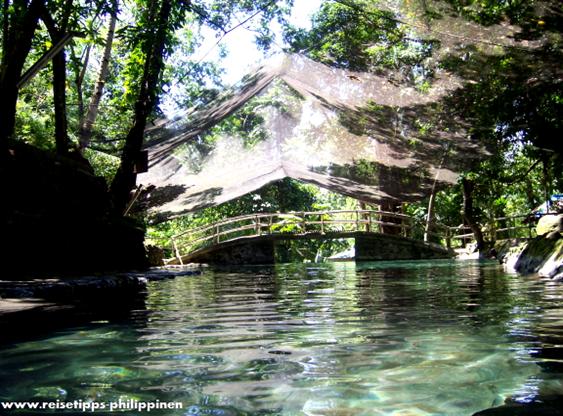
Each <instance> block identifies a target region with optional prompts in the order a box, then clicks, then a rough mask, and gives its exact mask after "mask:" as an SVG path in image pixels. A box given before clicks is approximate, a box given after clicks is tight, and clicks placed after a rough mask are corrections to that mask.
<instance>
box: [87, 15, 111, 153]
mask: <svg viewBox="0 0 563 416" xmlns="http://www.w3.org/2000/svg"><path fill="white" fill-rule="evenodd" d="M116 22H117V5H115V9H114V11H113V12H112V13H111V18H110V21H109V28H108V34H107V36H106V44H105V47H104V54H103V56H102V64H101V66H100V72H99V74H98V80H97V82H96V86H95V88H94V93H93V94H92V97H91V98H90V103H89V104H88V110H87V111H86V115H85V116H84V120H81V123H80V129H79V132H78V150H79V151H80V152H81V153H82V152H84V149H86V148H87V147H88V146H89V145H90V141H91V139H92V130H93V128H94V123H95V122H96V117H97V116H98V109H99V107H100V101H101V99H102V94H103V93H104V85H105V83H106V79H107V77H108V72H109V71H108V69H109V61H110V58H111V48H112V45H113V37H114V34H115V24H116Z"/></svg>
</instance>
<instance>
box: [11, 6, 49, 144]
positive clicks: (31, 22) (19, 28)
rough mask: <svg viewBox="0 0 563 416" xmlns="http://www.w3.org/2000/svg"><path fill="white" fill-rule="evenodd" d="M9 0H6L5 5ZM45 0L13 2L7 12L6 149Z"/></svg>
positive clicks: (12, 130)
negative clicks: (8, 12) (20, 88)
mask: <svg viewBox="0 0 563 416" xmlns="http://www.w3.org/2000/svg"><path fill="white" fill-rule="evenodd" d="M5 4H6V3H4V5H5ZM43 6H44V0H32V1H31V2H30V3H29V5H27V2H25V1H15V2H14V3H13V9H14V10H13V13H12V15H11V16H8V15H4V22H3V31H4V33H3V41H4V45H5V46H4V48H3V51H2V52H3V53H2V63H1V64H0V97H2V98H1V99H0V152H2V153H4V152H5V151H6V150H7V141H8V139H9V138H11V137H12V135H13V134H14V126H15V122H16V104H17V102H18V93H19V89H18V86H17V84H18V82H19V80H20V78H21V75H22V69H23V66H24V63H25V59H26V58H27V55H28V54H29V51H30V50H31V41H32V39H33V35H34V34H35V30H36V29H37V23H38V21H39V15H40V12H41V9H42V8H43Z"/></svg>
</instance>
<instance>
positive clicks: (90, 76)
mask: <svg viewBox="0 0 563 416" xmlns="http://www.w3.org/2000/svg"><path fill="white" fill-rule="evenodd" d="M291 5H292V0H284V1H281V0H280V1H272V0H256V1H247V0H236V1H225V0H210V1H203V0H202V1H194V2H184V1H171V0H138V1H134V2H132V1H125V0H91V1H90V0H89V1H85V0H82V1H79V0H56V1H45V0H29V1H23V0H6V1H4V2H3V6H2V7H1V8H0V21H1V22H2V30H1V32H0V38H1V39H0V40H1V63H0V96H1V97H2V100H1V103H0V152H1V156H2V158H3V157H4V156H6V155H7V154H8V152H7V150H8V148H9V143H10V141H12V140H17V141H23V142H25V143H29V144H30V145H33V146H36V147H39V148H42V149H45V150H46V151H49V152H56V153H58V154H59V155H63V156H68V157H72V158H74V159H76V160H79V161H80V162H81V163H83V164H86V165H91V167H92V169H93V171H94V172H95V174H97V175H102V176H104V177H105V178H106V180H107V182H108V185H109V184H111V183H112V182H113V183H112V185H111V187H110V188H109V189H110V190H111V192H112V193H113V194H114V205H115V209H116V212H117V214H118V215H121V214H122V213H123V211H124V209H125V206H126V205H127V203H128V199H129V193H130V191H131V190H132V189H133V187H134V185H135V175H136V173H135V172H136V169H137V164H138V162H139V160H140V156H141V154H140V153H141V148H142V145H143V131H144V129H145V127H146V125H147V124H148V123H150V122H151V121H154V120H155V119H157V118H158V117H160V116H162V115H163V109H164V108H165V107H166V106H170V105H180V106H198V105H202V104H205V103H206V102H208V101H209V100H211V99H213V98H214V97H215V96H216V95H217V92H218V91H219V89H220V88H221V87H222V85H221V78H220V77H221V71H220V69H219V68H218V67H217V66H216V65H215V64H213V63H210V62H206V61H205V59H203V58H199V57H195V56H194V53H195V51H196V50H197V48H198V47H199V46H201V45H202V43H203V33H204V31H205V30H212V31H215V33H216V34H217V37H218V38H219V40H220V39H222V37H224V36H226V35H227V34H228V33H230V32H231V31H233V30H235V29H237V28H238V27H240V26H241V25H243V24H244V25H246V26H251V29H252V30H253V31H255V32H256V34H257V43H258V45H259V46H261V47H263V48H267V46H268V45H269V44H270V43H271V42H272V40H273V33H272V30H271V22H272V21H273V20H274V19H277V20H278V21H279V22H280V23H281V25H282V27H283V31H284V39H285V41H286V42H287V44H288V48H289V49H290V50H291V51H298V52H301V53H304V54H306V55H308V56H309V57H311V58H312V59H314V60H317V61H320V62H323V63H325V64H328V65H332V66H334V67H337V68H346V69H351V70H357V71H369V72H375V73H378V74H384V75H386V76H388V77H389V80H390V82H394V83H403V84H404V85H405V86H415V87H416V88H417V89H418V90H419V91H422V92H424V91H428V90H429V88H430V87H431V85H432V83H433V82H434V80H435V79H437V78H438V76H440V75H441V74H451V75H455V76H456V77H457V79H458V80H459V82H460V85H461V87H460V88H459V89H458V90H456V91H455V93H454V94H452V95H451V96H450V97H449V98H448V102H447V105H448V106H450V108H451V109H453V111H454V112H455V113H456V114H457V115H459V117H460V118H462V119H463V120H464V122H465V123H466V125H467V130H468V132H469V134H470V135H471V137H472V138H473V139H474V140H475V141H476V142H478V143H481V144H484V145H486V146H488V148H489V149H490V152H491V156H490V157H489V158H488V159H487V160H485V161H483V162H482V163H480V164H479V165H478V166H475V167H474V168H473V169H472V170H470V171H467V172H465V173H464V174H463V175H462V179H461V180H460V184H458V185H457V186H456V187H453V188H452V189H449V190H447V191H441V192H439V193H437V194H436V199H435V206H434V214H435V217H436V219H437V220H438V221H440V222H444V223H448V224H450V225H456V224H461V223H463V222H465V223H473V222H475V223H480V224H486V223H487V222H489V221H490V220H491V219H492V218H494V217H498V216H505V215H513V214H517V213H522V212H528V211H530V210H531V209H533V208H535V207H536V206H538V205H539V204H541V203H543V202H544V201H546V200H548V199H549V197H550V196H551V195H552V194H554V193H560V192H562V191H563V174H562V170H561V169H562V168H561V166H562V163H561V162H562V153H561V145H560V137H562V136H563V133H562V124H561V123H562V120H563V110H562V108H563V90H562V81H561V80H562V79H563V77H562V73H561V62H562V61H563V59H562V58H563V56H562V49H561V45H562V42H563V38H562V34H561V28H562V27H563V22H562V16H563V10H562V5H561V4H560V3H559V2H550V1H539V0H535V1H521V0H514V1H503V2H498V1H491V0H481V1H475V0H463V1H461V0H444V1H438V0H433V1H428V0H426V1H422V2H402V3H401V2H399V3H396V5H394V6H393V7H391V6H389V5H388V4H387V3H386V2H374V1H368V0H336V1H324V2H323V3H322V5H321V8H320V10H319V11H318V12H317V13H316V14H315V15H314V17H313V19H312V26H311V28H310V29H309V30H305V29H300V28H296V27H293V26H291V25H289V24H288V23H287V22H286V20H285V18H286V17H287V15H288V13H289V10H290V7H291ZM462 26H463V27H464V28H465V32H463V33H461V32H460V33H458V32H457V29H459V30H461V27H462ZM489 33H490V34H491V35H490V36H489ZM65 39H66V40H65ZM69 39H70V40H69ZM63 41H64V42H66V43H64V47H63V48H62V49H61V50H60V51H59V52H57V53H54V54H53V55H52V56H50V57H49V59H47V60H46V61H45V64H46V65H45V66H44V67H42V68H39V69H38V70H37V71H32V75H33V76H31V77H30V78H29V79H28V80H27V82H25V83H24V82H23V81H22V76H23V74H24V73H25V71H27V70H29V69H30V68H34V67H33V64H34V63H35V62H37V61H38V60H40V58H41V57H42V56H44V55H45V54H46V53H47V52H48V51H50V50H52V48H53V47H54V46H57V45H59V44H61V42H63ZM163 93H166V94H163ZM164 95H166V97H167V98H166V99H163V97H164ZM267 98H268V97H266V99H267ZM254 104H255V107H259V106H260V104H261V103H260V102H259V101H255V103H254ZM255 107H252V106H250V107H248V110H247V112H246V113H244V114H242V113H241V114H238V115H235V116H233V117H231V118H229V119H228V120H226V121H225V123H223V124H222V125H220V126H217V127H216V129H222V131H230V130H232V131H243V132H245V137H247V138H248V143H247V144H248V145H249V146H250V147H251V146H252V145H253V144H255V143H257V142H259V141H260V140H262V139H263V137H264V134H265V132H264V131H263V129H262V126H261V123H262V119H261V117H260V115H259V114H258V113H257V112H255V111H254V110H253V109H254V108H255ZM433 127H436V126H424V128H425V129H427V130H428V131H432V128H433ZM213 133H214V131H210V132H209V135H208V137H207V138H206V140H212V139H213ZM116 172H117V173H118V174H117V175H116ZM462 184H463V186H462ZM469 190H470V192H469ZM326 195H328V194H325V193H323V192H320V191H318V190H313V188H311V187H310V186H305V185H298V184H296V183H295V182H292V181H289V180H287V181H282V182H279V183H277V184H273V185H271V186H268V187H266V188H264V189H262V190H260V191H259V192H255V193H253V194H250V195H246V196H244V197H242V198H240V199H239V200H236V201H232V202H229V203H227V204H223V205H221V206H219V207H217V208H213V209H211V208H209V209H206V210H203V211H202V212H199V213H195V214H193V215H190V216H188V217H186V218H184V219H180V220H176V221H174V222H172V223H169V224H167V225H163V226H162V227H161V228H160V229H158V230H154V232H153V234H152V237H153V238H156V239H157V240H158V239H161V238H162V237H163V236H167V235H169V234H170V233H174V232H175V231H176V230H177V229H178V228H180V227H185V226H187V225H188V224H189V225H198V224H202V223H205V222H211V221H214V220H216V219H219V218H224V217H226V216H232V215H237V214H241V213H246V212H248V211H268V210H272V211H275V210H280V211H290V210H297V211H298V210H305V209H307V210H309V209H315V208H319V207H320V206H321V205H322V207H324V208H338V207H342V206H344V205H346V204H348V203H349V202H343V201H345V200H344V199H338V198H336V197H330V198H328V197H327V196H326ZM331 198H332V199H331ZM468 198H469V199H470V200H472V205H473V208H474V210H473V212H472V213H467V212H464V211H463V205H464V201H465V202H467V201H468ZM427 202H428V201H421V202H420V203H419V204H412V205H410V206H408V207H403V209H406V210H407V211H408V212H410V213H413V214H414V215H417V216H419V217H420V218H424V217H425V216H427V215H428V212H427ZM470 214H471V215H470ZM312 244H313V243H312ZM315 244H316V243H315ZM319 244H320V243H319ZM333 248H335V247H333ZM307 250H308V251H307V253H308V254H307V255H304V256H302V257H307V258H310V257H311V253H315V254H314V255H313V257H315V256H316V254H317V253H318V252H319V250H321V251H322V249H321V248H320V247H319V246H318V245H317V246H311V247H309V248H308V249H307ZM323 255H324V253H323Z"/></svg>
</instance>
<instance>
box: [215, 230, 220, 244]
mask: <svg viewBox="0 0 563 416" xmlns="http://www.w3.org/2000/svg"><path fill="white" fill-rule="evenodd" d="M215 244H219V225H216V226H215Z"/></svg>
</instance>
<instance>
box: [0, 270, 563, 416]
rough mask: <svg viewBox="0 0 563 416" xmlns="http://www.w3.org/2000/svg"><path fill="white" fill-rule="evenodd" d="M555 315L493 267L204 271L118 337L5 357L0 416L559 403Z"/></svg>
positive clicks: (73, 337) (522, 280) (562, 291)
mask: <svg viewBox="0 0 563 416" xmlns="http://www.w3.org/2000/svg"><path fill="white" fill-rule="evenodd" d="M562 299H563V285H557V284H550V283H546V282H545V281H539V280H537V279H535V278H526V277H521V276H516V275H509V274H505V273H504V272H502V270H501V269H499V267H498V266H497V265H495V264H492V263H489V264H478V263H459V262H458V263H456V262H449V261H445V262H412V263H406V262H395V263H367V264H361V265H355V264H354V263H339V264H327V265H285V266H272V267H263V268H249V269H241V270H237V271H230V272H212V271H207V272H205V273H204V274H203V275H201V276H190V277H180V278H176V279H174V280H167V281H160V282H152V283H150V287H149V291H148V294H147V298H146V310H139V311H132V312H131V316H130V319H129V320H127V321H125V322H123V321H122V322H119V323H111V322H108V323H99V322H98V323H92V324H91V325H89V326H84V327H80V328H71V329H68V330H64V331H59V332H56V333H53V334H51V336H49V337H48V338H45V339H41V340H36V341H29V342H21V343H18V344H14V345H10V346H5V347H3V348H2V349H0V400H56V399H59V400H64V401H71V400H78V399H81V400H96V401H106V402H109V401H114V400H117V399H118V398H121V399H131V398H132V399H137V400H145V401H152V400H156V399H158V400H160V401H181V402H182V403H183V404H184V409H183V410H182V411H167V412H165V413H164V414H170V415H184V414H185V415H247V414H248V415H250V414H252V415H270V414H275V415H278V414H280V415H395V416H398V415H402V416H406V415H471V414H472V413H474V412H476V411H479V410H482V409H486V408H489V407H492V406H497V405H500V404H502V403H503V402H504V401H505V399H506V398H509V397H511V398H512V400H516V401H523V402H525V401H529V400H534V398H537V396H538V394H542V395H550V396H551V395H561V394H563V381H562V379H563V377H561V376H562V374H563V351H562V350H563V303H562ZM129 414H138V413H137V412H131V413H129ZM144 414H149V413H144ZM150 414H156V412H151V413H150Z"/></svg>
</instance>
